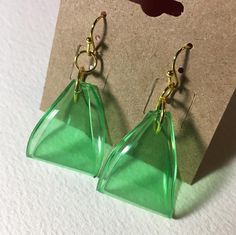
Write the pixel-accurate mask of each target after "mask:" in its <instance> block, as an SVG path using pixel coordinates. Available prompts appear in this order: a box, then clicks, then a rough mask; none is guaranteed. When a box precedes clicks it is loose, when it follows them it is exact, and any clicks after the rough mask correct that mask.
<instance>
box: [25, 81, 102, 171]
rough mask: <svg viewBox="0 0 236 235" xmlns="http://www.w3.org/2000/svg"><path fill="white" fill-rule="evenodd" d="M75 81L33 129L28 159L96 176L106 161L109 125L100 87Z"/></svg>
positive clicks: (28, 147) (28, 148)
mask: <svg viewBox="0 0 236 235" xmlns="http://www.w3.org/2000/svg"><path fill="white" fill-rule="evenodd" d="M74 89H75V81H74V80H72V81H71V82H70V83H69V85H68V86H67V87H66V89H65V90H64V91H63V92H62V94H61V95H60V96H59V97H58V98H57V100H56V101H55V102H54V103H53V104H52V106H51V107H50V108H49V110H48V111H47V112H46V113H45V114H44V116H43V117H42V118H41V120H40V121H39V123H38V124H37V125H36V127H35V128H34V130H33V132H32V134H31V136H30V139H29V142H28V146H27V156H28V157H31V158H37V159H40V160H45V161H49V162H52V163H55V164H59V165H63V166H65V167H70V168H73V169H76V170H80V171H83V172H86V173H88V174H90V175H96V174H97V173H98V170H99V168H100V167H101V163H102V161H103V158H104V146H105V140H106V135H107V132H106V123H105V115H104V112H103V107H102V103H101V100H100V97H99V94H98V91H97V88H96V87H94V86H93V85H91V84H88V83H84V82H81V83H80V90H81V92H80V93H79V98H78V101H77V102H75V100H74Z"/></svg>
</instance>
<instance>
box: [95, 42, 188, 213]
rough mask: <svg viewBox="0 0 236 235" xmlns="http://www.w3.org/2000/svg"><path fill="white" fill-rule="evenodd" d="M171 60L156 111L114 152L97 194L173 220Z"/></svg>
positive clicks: (174, 83) (175, 83)
mask: <svg viewBox="0 0 236 235" xmlns="http://www.w3.org/2000/svg"><path fill="white" fill-rule="evenodd" d="M191 48H192V44H190V43H189V44H187V45H185V46H184V47H182V48H181V49H180V50H179V51H178V52H177V53H176V56H175V57H174V61H173V68H172V70H171V71H169V72H168V73H167V76H168V86H167V87H166V89H165V90H164V91H163V93H162V95H161V96H160V98H159V101H158V105H157V108H156V110H155V111H150V112H148V113H147V115H146V116H145V117H144V119H143V120H142V121H141V122H140V123H139V124H138V125H137V126H136V127H135V128H134V129H133V130H132V131H130V132H129V133H128V134H127V135H126V136H125V137H124V138H123V139H122V140H121V141H120V143H119V144H118V145H117V146H116V147H115V148H114V149H113V151H112V152H111V154H110V156H109V157H108V160H107V161H106V163H105V164H104V166H103V167H102V170H101V175H100V178H99V181H98V186H97V190H98V191H100V192H102V193H105V194H108V195H111V196H113V197H115V198H118V199H122V200H124V201H127V202H129V203H132V204H135V205H137V206H140V207H143V208H145V209H148V210H151V211H154V212H157V213H160V214H162V215H164V216H167V217H172V215H173V211H174V202H175V187H176V186H175V185H176V175H177V159H176V146H175V135H174V128H173V123H172V116H171V113H170V112H167V111H166V109H165V104H166V101H167V99H168V98H169V97H171V96H172V95H173V94H174V92H175V91H176V89H177V88H178V85H179V83H178V79H177V74H176V69H175V62H176V59H177V56H178V55H179V53H180V52H181V51H183V50H185V49H191Z"/></svg>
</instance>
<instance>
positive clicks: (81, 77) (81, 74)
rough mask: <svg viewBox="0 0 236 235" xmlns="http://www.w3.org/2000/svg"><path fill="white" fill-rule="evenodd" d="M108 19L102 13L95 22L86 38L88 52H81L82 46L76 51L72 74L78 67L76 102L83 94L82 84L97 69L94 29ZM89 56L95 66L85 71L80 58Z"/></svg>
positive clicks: (75, 90) (104, 13)
mask: <svg viewBox="0 0 236 235" xmlns="http://www.w3.org/2000/svg"><path fill="white" fill-rule="evenodd" d="M105 17H106V12H104V11H103V12H102V13H101V15H100V16H99V17H97V18H96V20H95V21H94V22H93V24H92V27H91V30H90V35H89V37H87V38H86V44H87V46H86V50H82V51H80V46H78V47H77V51H76V55H75V57H74V62H73V67H72V72H73V68H74V67H76V68H77V69H78V77H77V80H76V84H75V89H74V102H77V101H78V99H79V94H80V92H81V90H80V82H81V81H82V82H84V81H85V78H86V75H87V74H88V73H91V72H92V71H93V70H94V69H95V68H96V67H97V61H98V59H97V50H96V47H95V43H94V37H93V31H94V28H95V26H96V24H97V22H98V21H99V20H101V19H105ZM85 53H86V54H87V55H88V56H89V57H92V59H93V65H92V66H90V67H89V69H88V70H85V68H84V66H81V65H80V64H79V62H78V59H79V57H80V56H81V55H82V54H85ZM72 72H71V75H70V78H71V76H72Z"/></svg>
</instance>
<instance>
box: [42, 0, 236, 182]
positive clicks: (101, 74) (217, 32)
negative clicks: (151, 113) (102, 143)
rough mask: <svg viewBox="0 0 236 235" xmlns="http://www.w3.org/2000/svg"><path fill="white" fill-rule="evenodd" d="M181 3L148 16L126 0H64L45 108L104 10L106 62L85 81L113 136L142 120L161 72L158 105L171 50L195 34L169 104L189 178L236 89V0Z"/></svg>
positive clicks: (116, 137) (185, 175)
mask: <svg viewBox="0 0 236 235" xmlns="http://www.w3.org/2000/svg"><path fill="white" fill-rule="evenodd" d="M182 4H183V6H184V11H183V13H182V15H180V16H178V17H174V16H171V15H168V14H162V15H161V16H159V17H150V16H148V15H147V14H145V13H144V12H143V10H142V8H141V7H140V5H139V4H137V3H134V2H131V1H128V0H123V1H118V2H117V1H76V0H68V1H61V7H60V12H59V16H58V22H57V28H56V33H55V38H54V43H53V48H52V54H51V58H50V63H49V68H48V75H47V79H46V84H45V89H44V95H43V99H42V104H41V109H42V110H44V111H45V110H46V109H47V108H48V107H49V105H50V104H51V103H52V102H53V101H54V100H55V98H56V97H57V96H58V95H59V94H60V92H61V91H62V90H63V89H64V88H65V86H66V85H67V84H68V82H69V76H70V72H71V65H72V62H73V57H74V54H75V51H76V47H77V45H78V44H85V39H86V37H87V36H88V33H89V30H90V26H91V24H92V22H93V21H94V19H95V18H96V17H97V16H98V15H99V14H100V12H101V11H103V10H105V11H106V12H107V35H106V38H105V44H106V47H103V48H102V51H101V52H100V53H102V58H103V65H104V67H103V70H102V71H99V70H100V67H99V66H98V72H96V73H94V74H92V75H91V76H89V77H88V78H87V81H88V82H91V83H94V84H97V85H98V87H99V88H100V90H101V95H102V98H103V101H104V107H105V112H106V117H107V121H108V126H109V130H110V134H111V138H112V141H113V143H114V144H115V143H117V142H118V141H119V140H120V138H121V137H122V136H124V134H126V133H127V132H128V131H129V130H131V129H132V128H133V127H134V126H135V125H137V123H138V122H140V121H141V120H142V118H143V108H144V106H145V103H146V100H147V98H148V96H149V93H150V90H151V88H152V84H153V82H154V80H155V79H156V78H159V79H158V81H157V84H156V88H155V90H154V93H153V96H152V97H151V100H150V102H149V105H148V107H147V110H150V109H153V108H154V107H155V104H156V99H157V97H158V96H159V95H160V93H161V92H162V90H163V88H164V87H165V85H166V79H165V74H166V71H167V70H169V69H170V68H171V67H170V66H171V63H172V58H173V55H174V54H175V52H176V50H177V49H179V47H181V46H182V45H183V44H184V43H187V42H191V43H192V44H193V45H194V49H192V50H191V52H190V53H189V55H188V56H187V60H185V58H186V56H185V55H184V54H183V56H181V57H180V59H179V62H178V65H180V66H183V65H184V64H185V67H186V69H185V75H184V76H183V77H182V80H183V81H184V83H183V87H182V89H181V92H178V93H177V94H176V95H175V101H174V105H173V106H171V105H169V106H167V108H168V109H169V110H170V111H171V112H172V114H173V119H174V126H175V133H176V143H177V153H178V163H179V173H180V178H181V179H182V180H184V181H186V182H188V183H191V182H192V180H193V178H194V176H195V174H196V171H197V169H198V167H199V165H200V163H201V161H202V159H203V157H204V154H205V152H206V149H207V147H208V145H209V143H210V142H211V139H212V137H213V135H214V132H215V130H216V128H217V126H218V124H219V121H220V119H221V118H222V115H223V113H224V111H225V109H226V107H227V104H228V103H229V101H230V98H231V96H232V94H233V91H234V89H235V85H236V61H235V58H236V43H235V26H236V25H235V22H236V21H235V16H234V15H235V11H236V4H235V2H234V1H233V0H230V1H228V2H226V3H224V4H223V5H222V2H221V1H219V0H216V1H208V2H206V1H203V0H200V1H191V2H190V1H182ZM185 61H187V63H185ZM106 79H107V85H106V86H105V89H103V87H104V80H106ZM191 104H192V106H191V108H190V110H189V107H190V105H191ZM186 114H187V116H186ZM157 151H158V150H157Z"/></svg>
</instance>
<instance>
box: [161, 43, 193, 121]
mask: <svg viewBox="0 0 236 235" xmlns="http://www.w3.org/2000/svg"><path fill="white" fill-rule="evenodd" d="M192 48H193V45H192V44H191V43H188V44H186V45H184V46H183V47H181V48H180V49H179V50H178V51H177V52H176V54H175V56H174V58H173V63H172V70H169V71H168V72H167V79H168V85H167V87H166V88H165V89H164V91H163V92H162V94H161V96H160V97H159V99H158V103H157V106H156V109H159V110H160V111H161V115H160V123H162V122H163V120H164V116H165V111H166V103H167V99H168V98H169V97H170V96H171V95H172V94H173V93H174V92H175V91H176V90H177V89H178V87H179V84H180V82H179V78H178V76H177V72H176V61H177V58H178V56H179V54H180V53H181V52H182V51H184V50H190V49H192ZM173 78H174V81H173Z"/></svg>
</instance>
